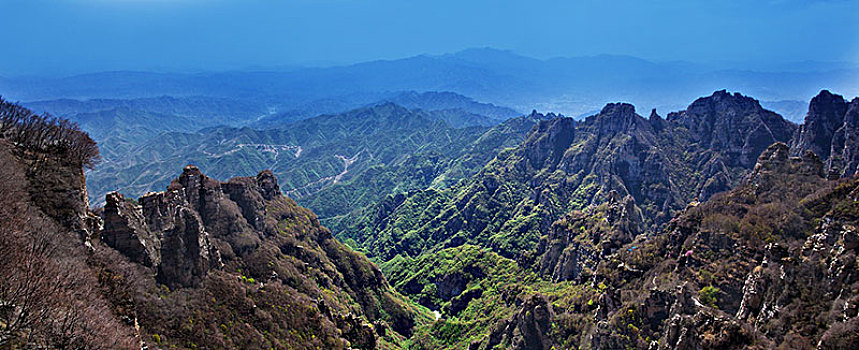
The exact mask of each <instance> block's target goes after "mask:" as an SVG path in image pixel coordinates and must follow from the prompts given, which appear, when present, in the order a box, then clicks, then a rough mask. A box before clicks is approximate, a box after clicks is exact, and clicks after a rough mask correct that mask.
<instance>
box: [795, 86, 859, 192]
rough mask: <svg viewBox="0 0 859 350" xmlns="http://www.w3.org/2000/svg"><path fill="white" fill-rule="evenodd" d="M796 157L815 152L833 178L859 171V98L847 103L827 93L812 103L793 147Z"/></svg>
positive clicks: (823, 92) (819, 95)
mask: <svg viewBox="0 0 859 350" xmlns="http://www.w3.org/2000/svg"><path fill="white" fill-rule="evenodd" d="M791 149H792V151H793V155H794V156H797V155H800V154H803V153H805V152H807V151H811V152H814V154H816V155H818V156H819V157H820V158H821V159H822V160H824V163H825V165H826V172H827V176H828V177H830V178H838V177H846V176H852V175H854V174H856V172H857V170H859V98H856V99H853V101H851V102H849V103H848V102H846V101H845V100H844V98H843V97H842V96H840V95H836V94H832V93H830V92H829V91H827V90H823V91H821V92H820V93H819V94H818V95H817V96H815V97H814V98H813V99H811V103H810V104H809V105H808V114H806V116H805V122H804V123H803V124H802V125H801V126H800V127H799V130H797V132H796V135H795V136H794V138H793V141H792V143H791Z"/></svg>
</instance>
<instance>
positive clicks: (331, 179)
mask: <svg viewBox="0 0 859 350" xmlns="http://www.w3.org/2000/svg"><path fill="white" fill-rule="evenodd" d="M105 113H108V112H105ZM109 113H113V114H111V115H114V114H115V112H109ZM79 116H85V115H79ZM146 116H148V115H139V116H138V117H137V118H138V119H139V120H141V121H143V120H147V119H145V118H144V117H146ZM445 116H446V115H438V114H436V113H435V112H424V111H421V110H408V109H406V108H404V107H401V106H398V105H395V104H392V103H385V104H380V105H376V106H372V107H366V108H360V109H356V110H353V111H350V112H346V113H342V114H333V115H322V116H318V117H314V118H310V119H306V120H302V121H297V122H293V123H289V124H286V125H284V126H283V127H282V128H280V129H269V130H256V129H251V128H248V127H244V128H232V127H215V128H206V129H201V130H199V131H197V132H187V131H180V132H161V133H158V134H157V135H153V136H151V137H150V138H148V139H145V140H142V141H135V142H131V141H129V142H122V139H121V138H113V137H108V138H105V139H104V140H103V141H102V149H103V150H104V151H103V153H104V162H103V164H101V165H100V166H99V167H98V168H97V169H95V170H94V171H91V172H90V173H89V180H88V181H89V183H88V185H89V191H90V195H91V200H92V201H93V203H101V201H102V198H103V196H104V195H105V194H106V193H107V192H108V191H111V190H112V189H119V190H121V191H123V192H124V193H128V194H130V195H143V194H144V193H146V192H148V191H152V190H154V189H157V188H160V187H163V186H166V185H167V184H168V183H169V181H170V177H169V176H167V175H166V174H169V172H167V171H166V169H167V168H169V167H176V166H182V165H181V164H189V163H190V164H195V165H197V166H201V167H205V168H207V169H212V170H211V173H212V174H213V176H220V177H232V176H238V175H243V174H248V173H252V172H253V171H254V170H253V169H257V168H268V169H271V170H272V171H274V173H275V174H276V175H278V176H279V177H280V178H281V179H284V180H283V181H282V184H281V185H282V187H283V188H284V190H285V192H286V193H287V194H289V195H290V196H291V197H293V198H296V199H298V200H299V201H301V202H302V203H305V204H306V205H309V206H310V207H312V208H313V209H314V210H316V211H317V212H318V213H319V214H320V215H321V216H322V217H323V218H328V217H332V216H336V215H341V214H345V213H347V212H349V211H351V210H354V209H357V208H361V207H363V206H364V205H368V204H370V203H374V202H376V201H378V200H379V199H381V198H382V197H383V196H385V195H387V194H390V193H395V192H398V191H407V190H410V189H423V188H427V187H429V186H431V185H433V184H437V185H439V186H446V185H449V184H452V183H455V182H456V181H458V180H459V179H462V178H464V177H467V176H469V175H471V174H473V173H474V172H475V171H477V169H479V167H481V166H482V165H483V164H485V162H486V161H488V160H489V159H490V158H491V157H493V156H494V155H495V154H496V153H497V152H499V151H500V150H501V149H503V148H505V147H513V146H515V145H516V144H518V143H519V142H521V140H522V139H523V137H524V135H525V133H526V132H527V131H528V130H530V128H531V126H532V125H533V124H534V123H536V120H534V119H533V118H516V119H512V120H510V121H508V122H505V123H503V124H500V125H497V126H495V127H493V128H490V127H489V126H472V127H454V126H452V125H450V124H449V123H447V122H446V121H445ZM88 118H93V117H88ZM483 118H485V117H483ZM120 120H123V121H125V118H120ZM497 123H498V121H494V122H493V123H492V124H493V125H494V124H497ZM473 124H474V123H471V125H473ZM123 125H124V124H123ZM94 128H96V127H94ZM113 130H119V131H122V130H124V129H122V128H115V129H113ZM144 130H147V129H145V128H143V127H140V130H138V131H130V130H129V131H128V133H130V134H132V135H133V134H141V133H142V131H144ZM149 134H150V135H152V134H154V132H152V133H149ZM347 190H348V192H346V191H347Z"/></svg>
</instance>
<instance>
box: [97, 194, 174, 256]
mask: <svg viewBox="0 0 859 350" xmlns="http://www.w3.org/2000/svg"><path fill="white" fill-rule="evenodd" d="M103 217H104V228H103V229H102V231H101V239H102V241H104V242H105V243H106V244H107V245H109V246H111V247H112V248H114V249H116V250H118V251H119V252H121V253H122V254H124V255H125V256H127V257H128V258H129V259H131V260H132V261H134V262H137V263H140V264H143V265H146V266H149V267H155V266H158V265H159V264H161V237H160V236H159V235H157V234H155V233H153V232H152V231H150V230H149V227H148V226H147V225H146V219H145V218H144V217H143V210H142V208H141V207H140V206H138V205H135V204H133V203H131V202H129V201H127V200H126V199H125V197H124V196H123V195H122V194H119V193H116V192H111V193H108V194H107V196H106V204H105V206H104V214H103Z"/></svg>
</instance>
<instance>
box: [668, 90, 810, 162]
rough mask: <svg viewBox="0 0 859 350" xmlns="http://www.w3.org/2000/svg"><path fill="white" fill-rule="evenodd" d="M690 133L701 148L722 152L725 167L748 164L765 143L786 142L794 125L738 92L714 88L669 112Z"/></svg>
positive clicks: (671, 119) (755, 158) (669, 118)
mask: <svg viewBox="0 0 859 350" xmlns="http://www.w3.org/2000/svg"><path fill="white" fill-rule="evenodd" d="M668 120H669V121H673V122H677V123H680V124H682V125H684V126H686V128H688V129H689V131H690V132H691V133H692V136H693V138H694V140H695V142H697V143H698V144H699V145H700V146H701V147H702V148H707V149H710V150H713V151H718V152H721V153H723V154H725V158H724V161H725V163H726V165H727V166H742V167H746V168H748V167H751V166H753V165H754V164H755V161H756V160H757V157H758V155H759V154H761V152H762V151H763V150H764V149H766V148H767V146H769V145H771V144H773V143H774V142H789V141H790V138H791V136H792V135H793V133H794V130H795V129H796V126H795V125H794V124H792V123H791V122H789V121H787V120H785V119H784V118H782V117H781V116H780V115H778V114H776V113H774V112H772V111H768V110H766V109H763V107H761V105H760V103H758V101H757V100H755V99H753V98H751V97H747V96H743V95H741V94H739V93H734V94H730V93H728V92H727V91H725V90H721V91H716V92H714V93H713V95H711V96H709V97H702V98H699V99H697V100H695V102H693V103H692V104H691V105H689V107H687V108H686V110H684V111H680V112H676V113H670V114H668Z"/></svg>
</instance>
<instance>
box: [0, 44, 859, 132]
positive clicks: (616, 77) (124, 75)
mask: <svg viewBox="0 0 859 350" xmlns="http://www.w3.org/2000/svg"><path fill="white" fill-rule="evenodd" d="M825 67H827V66H825V65H819V64H800V65H793V66H785V67H784V70H783V71H773V70H772V69H759V70H754V69H743V68H742V66H741V65H740V66H731V65H712V66H709V65H703V64H693V63H688V62H652V61H647V60H643V59H639V58H635V57H629V56H610V55H601V56H589V57H573V58H555V59H548V60H540V59H534V58H530V57H525V56H521V55H517V54H514V53H512V52H508V51H500V50H493V49H474V50H466V51H462V52H458V53H454V54H446V55H438V56H428V55H423V56H415V57H409V58H403V59H397V60H383V61H372V62H365V63H359V64H354V65H348V66H338V67H327V68H305V69H296V70H290V71H275V72H223V73H197V74H163V73H143V72H106V73H94V74H86V75H79V76H72V77H65V78H14V79H10V78H6V79H2V80H0V91H2V92H3V94H4V95H5V96H6V97H7V99H13V100H24V101H33V100H46V99H59V98H72V99H91V98H121V99H129V98H141V97H158V96H163V95H170V96H176V97H186V96H206V97H214V98H225V99H233V100H240V101H246V102H249V103H254V104H257V105H260V106H273V107H277V109H278V111H281V112H284V113H292V112H290V111H296V112H297V114H303V115H304V117H308V116H312V115H317V114H322V113H335V112H340V111H345V110H348V109H351V108H355V107H357V105H351V106H348V107H347V106H346V105H342V104H341V105H340V107H337V104H340V103H342V102H338V101H346V100H352V101H357V100H358V99H362V100H363V103H365V104H369V103H373V102H375V101H379V100H380V99H381V98H369V97H372V96H376V97H382V98H383V97H385V96H383V94H386V93H390V92H396V91H419V92H423V91H450V92H454V93H457V94H461V95H465V96H469V97H471V98H474V99H476V100H478V101H482V102H486V103H493V104H497V105H503V106H508V107H511V108H513V109H515V110H520V111H529V110H532V109H538V110H552V111H557V112H563V113H565V114H568V115H579V114H582V113H586V112H588V111H593V110H597V109H599V108H600V107H602V105H604V104H605V103H606V102H609V101H617V100H622V101H629V102H632V103H634V104H636V105H638V106H641V107H646V108H647V109H649V108H654V107H659V108H662V107H663V106H677V105H682V104H685V103H687V102H688V101H690V100H692V99H694V98H695V97H696V96H700V95H702V94H706V93H709V92H711V91H713V90H717V89H722V88H726V87H730V88H731V89H735V90H740V91H744V92H745V93H748V94H751V95H754V96H757V97H759V98H761V99H764V100H768V101H780V100H806V99H808V98H809V97H811V96H813V95H814V94H815V93H816V92H817V91H819V90H820V89H821V88H822V87H830V88H833V89H837V90H840V91H846V92H848V93H852V94H859V91H857V90H856V89H857V88H856V87H855V84H854V82H855V81H856V80H857V78H859V69H857V68H856V67H851V66H849V65H843V64H842V65H834V66H829V68H828V69H824V68H825ZM360 96H364V97H360ZM359 97H360V98H359ZM314 101H329V103H330V104H331V106H332V107H334V108H339V110H338V109H328V110H325V111H315V113H313V112H311V113H304V112H302V111H303V110H306V109H312V108H308V107H311V106H312V105H313V104H318V103H316V102H314ZM343 107H347V108H343ZM472 112H473V111H472ZM477 114H482V113H477ZM293 120H295V119H293Z"/></svg>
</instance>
